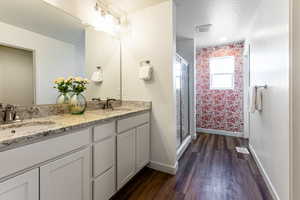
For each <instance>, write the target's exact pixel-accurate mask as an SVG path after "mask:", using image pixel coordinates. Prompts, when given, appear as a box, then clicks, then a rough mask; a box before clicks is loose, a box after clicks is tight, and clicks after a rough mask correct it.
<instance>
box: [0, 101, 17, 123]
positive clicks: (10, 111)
mask: <svg viewBox="0 0 300 200" xmlns="http://www.w3.org/2000/svg"><path fill="white" fill-rule="evenodd" d="M0 113H1V114H0V123H2V124H7V123H12V122H17V121H19V116H18V115H17V111H16V107H15V106H13V105H9V104H8V105H7V106H6V107H5V108H4V107H3V104H0Z"/></svg>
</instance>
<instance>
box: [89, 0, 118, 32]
mask: <svg viewBox="0 0 300 200" xmlns="http://www.w3.org/2000/svg"><path fill="white" fill-rule="evenodd" d="M95 11H96V18H97V19H96V22H95V24H94V28H95V29H96V30H98V31H104V32H107V33H110V34H112V35H116V34H117V33H119V32H120V29H121V25H120V24H121V23H120V21H121V19H120V15H119V14H117V12H116V11H115V10H114V9H112V8H111V6H109V5H108V4H105V3H104V2H102V1H99V0H98V1H97V2H96V5H95Z"/></svg>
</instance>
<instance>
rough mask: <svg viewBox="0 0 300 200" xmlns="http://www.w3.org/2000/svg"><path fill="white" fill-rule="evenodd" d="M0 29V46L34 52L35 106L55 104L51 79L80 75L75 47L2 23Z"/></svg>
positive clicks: (55, 92) (55, 93)
mask: <svg viewBox="0 0 300 200" xmlns="http://www.w3.org/2000/svg"><path fill="white" fill-rule="evenodd" d="M0 30H1V37H0V44H2V45H8V46H12V47H17V48H23V49H28V50H33V51H34V63H35V73H36V103H37V104H49V103H55V101H56V97H57V91H56V90H55V89H53V80H54V79H55V78H57V77H60V76H70V75H74V76H76V75H82V73H83V66H82V64H81V63H82V61H81V60H82V58H81V59H80V58H79V57H78V52H79V50H78V48H77V47H76V46H74V45H72V44H69V43H65V42H61V41H58V40H55V39H52V38H49V37H46V36H43V35H40V34H37V33H34V32H31V31H27V30H25V29H21V28H18V27H15V26H11V25H9V24H5V23H2V22H0Z"/></svg>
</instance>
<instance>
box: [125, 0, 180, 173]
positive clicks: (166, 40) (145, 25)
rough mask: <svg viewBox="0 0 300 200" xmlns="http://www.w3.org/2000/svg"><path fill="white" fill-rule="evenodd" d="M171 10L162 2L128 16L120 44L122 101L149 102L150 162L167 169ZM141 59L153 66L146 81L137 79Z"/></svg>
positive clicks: (171, 127) (171, 130) (172, 134)
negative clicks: (150, 112)
mask: <svg viewBox="0 0 300 200" xmlns="http://www.w3.org/2000/svg"><path fill="white" fill-rule="evenodd" d="M172 10H173V5H172V1H166V2H163V3H160V4H157V5H154V6H151V7H148V8H145V9H143V10H139V11H137V12H135V13H133V14H131V15H129V16H128V19H129V22H130V25H131V26H130V31H129V33H128V35H127V36H126V37H124V38H123V41H122V45H123V49H122V52H123V57H122V59H123V62H122V63H123V69H122V70H123V74H122V75H123V82H122V84H123V98H124V99H125V100H146V101H152V103H153V104H152V105H153V108H152V125H151V131H152V132H151V160H152V163H155V164H158V165H160V164H161V165H160V166H166V167H167V168H172V167H174V165H175V164H176V105H175V88H174V82H173V81H174V80H173V56H174V53H175V50H174V51H173V49H174V48H175V47H174V37H175V35H174V33H173V32H174V30H173V24H174V23H173V22H172V20H173V17H172V14H173V13H172ZM144 60H150V61H151V64H152V65H153V67H154V74H153V80H152V81H149V82H144V81H142V80H140V79H139V78H138V73H139V68H140V65H139V64H140V62H141V61H144Z"/></svg>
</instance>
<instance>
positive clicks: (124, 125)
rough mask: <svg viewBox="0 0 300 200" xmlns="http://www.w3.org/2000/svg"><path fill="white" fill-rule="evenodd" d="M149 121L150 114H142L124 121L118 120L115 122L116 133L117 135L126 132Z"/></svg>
mask: <svg viewBox="0 0 300 200" xmlns="http://www.w3.org/2000/svg"><path fill="white" fill-rule="evenodd" d="M149 121H150V113H149V112H147V113H144V114H140V115H136V116H133V117H129V118H126V119H121V120H118V122H117V131H118V133H120V132H123V131H127V130H129V129H131V128H134V127H137V126H139V125H141V124H145V123H147V122H149Z"/></svg>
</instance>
